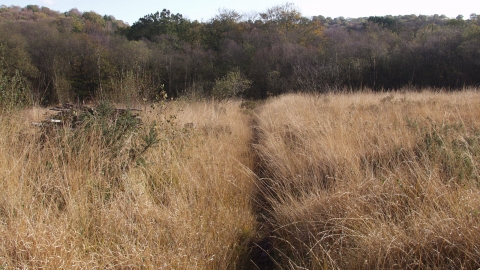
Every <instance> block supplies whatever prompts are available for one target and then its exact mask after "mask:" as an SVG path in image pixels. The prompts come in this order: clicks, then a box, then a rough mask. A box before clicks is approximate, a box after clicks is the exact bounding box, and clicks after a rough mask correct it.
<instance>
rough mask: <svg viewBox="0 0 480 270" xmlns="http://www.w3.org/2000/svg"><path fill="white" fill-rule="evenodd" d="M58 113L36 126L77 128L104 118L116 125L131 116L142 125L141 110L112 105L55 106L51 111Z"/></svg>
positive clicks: (66, 104)
mask: <svg viewBox="0 0 480 270" xmlns="http://www.w3.org/2000/svg"><path fill="white" fill-rule="evenodd" d="M50 110H51V111H55V112H57V113H56V114H54V115H51V116H49V117H48V118H47V119H45V120H44V121H42V122H40V123H38V122H34V123H32V124H33V125H36V126H42V127H45V126H57V125H58V126H69V127H72V128H76V127H79V126H81V125H82V124H84V123H85V121H86V120H88V119H92V118H93V119H95V118H98V117H100V118H103V119H108V120H109V122H112V123H115V122H116V121H117V120H118V119H119V118H123V117H125V116H127V115H128V116H129V118H133V119H134V120H136V121H137V122H138V124H140V123H141V119H140V117H139V115H138V113H133V112H139V111H141V110H138V109H117V108H114V107H113V106H111V105H110V104H106V103H101V104H99V105H98V106H86V105H74V104H72V103H64V104H62V105H59V106H55V107H53V108H51V109H50Z"/></svg>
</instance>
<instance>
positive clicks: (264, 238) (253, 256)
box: [244, 107, 275, 270]
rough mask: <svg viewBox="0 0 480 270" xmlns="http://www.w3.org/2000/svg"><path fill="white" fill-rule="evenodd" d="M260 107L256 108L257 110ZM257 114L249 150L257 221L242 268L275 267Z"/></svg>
mask: <svg viewBox="0 0 480 270" xmlns="http://www.w3.org/2000/svg"><path fill="white" fill-rule="evenodd" d="M260 109H261V108H258V107H257V108H256V109H255V112H258V111H259V110H260ZM258 122H259V121H258V118H257V114H256V113H255V114H253V115H252V119H251V124H250V128H251V129H252V140H251V143H250V151H252V154H253V157H254V162H253V168H251V170H252V171H253V172H254V173H255V175H256V184H255V190H254V193H253V194H252V206H253V207H252V211H254V215H255V217H256V221H257V228H256V237H255V238H254V239H253V240H252V241H251V242H250V244H249V248H248V254H247V258H248V260H247V265H245V267H244V269H258V270H270V269H275V265H274V260H273V251H274V250H273V245H272V239H271V224H270V223H269V219H268V216H269V206H268V201H267V199H266V197H265V192H264V191H265V188H266V187H265V181H264V180H263V179H265V178H266V177H268V176H267V175H266V171H267V170H266V168H265V165H264V162H263V160H262V158H261V157H260V156H259V155H258V151H257V145H259V143H261V136H262V135H261V132H262V131H261V128H260V127H259V125H258Z"/></svg>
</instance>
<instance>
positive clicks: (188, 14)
mask: <svg viewBox="0 0 480 270" xmlns="http://www.w3.org/2000/svg"><path fill="white" fill-rule="evenodd" d="M0 1H1V0H0ZM286 2H289V3H293V4H294V5H295V6H296V7H297V8H298V9H299V10H300V12H301V13H302V15H304V16H307V17H311V16H315V15H323V16H325V17H332V18H335V17H340V16H343V17H345V18H348V17H351V18H358V17H368V16H384V15H409V14H416V15H420V14H422V15H433V14H439V15H442V14H444V15H446V16H448V17H451V18H454V17H456V16H457V15H459V14H461V15H463V16H464V17H465V19H467V18H469V16H470V14H471V13H477V14H479V15H480V1H478V0H440V1H426V0H396V1H386V0H364V1H359V0H343V1H333V0H293V1H280V0H225V1H206V0H176V1H172V0H169V1H168V0H167V1H158V0H157V1H153V0H135V1H128V0H116V1H110V0H3V1H1V2H0V5H6V6H11V5H16V6H21V7H24V6H26V5H29V4H31V5H38V6H45V7H48V8H50V9H52V10H56V11H60V12H65V11H68V10H70V9H72V8H77V9H78V10H80V11H82V12H83V11H95V12H96V13H99V14H100V15H113V16H114V17H115V18H116V19H118V20H123V21H124V22H128V23H129V24H130V25H132V24H133V23H134V22H136V21H137V20H138V19H139V18H141V17H143V16H145V15H147V14H150V13H155V12H156V11H161V10H162V9H164V8H166V9H169V10H170V11H171V12H173V13H180V14H182V15H183V16H184V17H185V18H188V19H190V20H199V21H208V20H209V19H211V18H213V17H214V16H215V15H216V14H218V10H219V9H229V10H235V11H237V12H240V13H243V12H250V11H257V12H262V11H265V10H266V9H267V8H269V7H273V6H276V5H283V4H285V3H286Z"/></svg>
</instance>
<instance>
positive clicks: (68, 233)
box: [0, 102, 255, 269]
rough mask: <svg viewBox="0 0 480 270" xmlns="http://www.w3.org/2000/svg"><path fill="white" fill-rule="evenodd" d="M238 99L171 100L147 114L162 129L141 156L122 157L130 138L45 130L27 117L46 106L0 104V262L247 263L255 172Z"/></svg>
mask: <svg viewBox="0 0 480 270" xmlns="http://www.w3.org/2000/svg"><path fill="white" fill-rule="evenodd" d="M239 105H240V104H239V103H238V102H231V103H205V102H202V103H200V102H199V103H188V104H187V103H181V102H172V103H168V104H167V105H166V107H162V108H157V109H156V110H153V111H150V112H148V113H147V114H146V115H145V114H144V115H143V118H144V122H145V126H149V123H151V122H153V121H156V122H157V126H156V129H157V131H158V133H159V134H160V138H161V141H160V143H159V144H158V146H156V147H155V148H153V149H150V150H149V152H147V154H146V156H145V157H144V158H143V159H142V160H141V162H140V163H139V164H138V165H136V164H128V163H127V161H128V151H127V149H128V147H129V145H130V144H135V142H134V141H129V140H126V145H125V147H123V148H122V149H120V150H118V152H116V153H115V154H112V153H111V151H108V149H106V148H104V147H102V145H104V144H103V143H104V142H103V141H102V136H101V135H100V134H98V133H95V132H94V131H92V132H86V134H81V135H79V136H77V137H74V136H73V135H72V133H73V132H72V131H71V130H69V129H65V130H60V131H59V133H60V135H58V136H57V135H56V133H55V132H54V134H52V133H48V134H46V135H47V136H45V134H43V133H42V132H41V131H40V130H39V129H38V128H34V127H33V126H32V125H31V124H30V122H32V121H39V120H41V119H43V118H44V117H45V116H44V113H45V112H46V110H44V109H29V110H26V111H24V112H23V113H20V114H16V115H9V116H7V115H3V116H1V119H0V149H2V151H1V154H0V172H1V173H0V175H1V182H0V183H1V185H0V193H1V194H2V196H1V197H0V198H1V199H0V267H3V268H8V269H11V268H47V269H58V268H67V269H69V268H81V269H85V268H86V269H91V268H153V269H158V268H161V269H228V268H230V269H231V268H234V267H236V265H237V264H239V265H240V264H243V260H245V258H244V255H243V254H244V253H245V249H246V248H247V244H248V241H249V239H250V237H251V236H252V235H253V232H254V226H255V223H254V216H253V214H252V213H251V211H250V199H249V197H248V194H249V193H251V189H252V187H253V179H254V178H253V175H252V174H251V173H248V171H247V170H245V167H246V166H247V167H248V166H251V162H252V157H251V154H250V148H249V143H250V138H251V134H250V132H251V131H250V129H249V118H248V116H247V115H246V114H242V113H241V112H240V110H239ZM172 115H173V116H176V118H175V117H171V116H172ZM189 122H192V123H195V126H196V128H191V127H188V125H187V128H185V127H184V124H185V123H189ZM72 138H73V139H72ZM137 163H138V162H137ZM125 164H127V166H129V167H127V166H125Z"/></svg>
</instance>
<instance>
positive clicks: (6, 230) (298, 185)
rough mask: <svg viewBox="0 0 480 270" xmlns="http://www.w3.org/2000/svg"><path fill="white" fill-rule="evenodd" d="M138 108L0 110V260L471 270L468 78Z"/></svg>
mask: <svg viewBox="0 0 480 270" xmlns="http://www.w3.org/2000/svg"><path fill="white" fill-rule="evenodd" d="M116 107H126V105H125V104H116ZM137 108H139V109H142V111H141V112H139V114H140V115H139V116H140V117H141V125H140V124H138V122H135V121H134V120H133V119H137V118H133V117H132V115H131V114H126V115H124V116H118V118H116V119H113V120H112V119H110V118H107V117H104V115H105V114H106V112H109V110H110V111H111V105H109V104H100V105H98V106H96V107H95V109H94V110H92V111H93V113H92V116H91V117H83V118H81V121H80V122H79V123H77V124H75V125H73V123H72V124H69V125H67V124H64V125H58V126H52V125H46V124H45V125H44V126H36V125H32V124H31V122H40V121H41V120H43V119H46V118H48V115H50V114H51V112H49V111H48V109H45V108H40V107H29V108H26V109H23V110H17V111H15V112H10V113H3V114H2V115H1V116H0V138H1V139H0V148H1V149H2V151H1V154H0V172H1V174H0V175H1V185H0V192H1V194H3V195H2V196H1V199H0V243H1V244H0V265H1V266H2V267H3V268H6V269H11V268H51V269H58V268H77V269H78V268H97V267H98V268H156V269H158V268H162V269H255V268H257V269H299V268H300V269H345V268H346V269H359V268H362V269H384V268H399V269H405V268H416V269H418V268H436V269H438V268H449V269H451V268H465V269H472V268H478V267H479V258H480V252H479V250H480V246H479V245H480V244H479V242H478V239H479V238H480V229H479V226H478V224H479V219H480V212H479V211H480V199H479V198H480V188H479V161H480V124H479V123H478V119H479V117H480V109H479V108H480V94H479V92H478V89H466V90H464V91H460V92H440V91H437V92H435V91H420V92H418V91H417V92H414V91H403V92H391V93H374V92H357V93H335V94H334V93H331V94H286V95H281V96H278V97H272V98H269V99H267V100H266V101H262V102H255V103H253V102H245V101H244V102H242V101H239V100H229V101H215V100H204V101H191V100H176V101H168V102H163V103H158V104H156V105H155V106H145V105H139V106H138V107H137ZM65 123H66V122H65Z"/></svg>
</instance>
